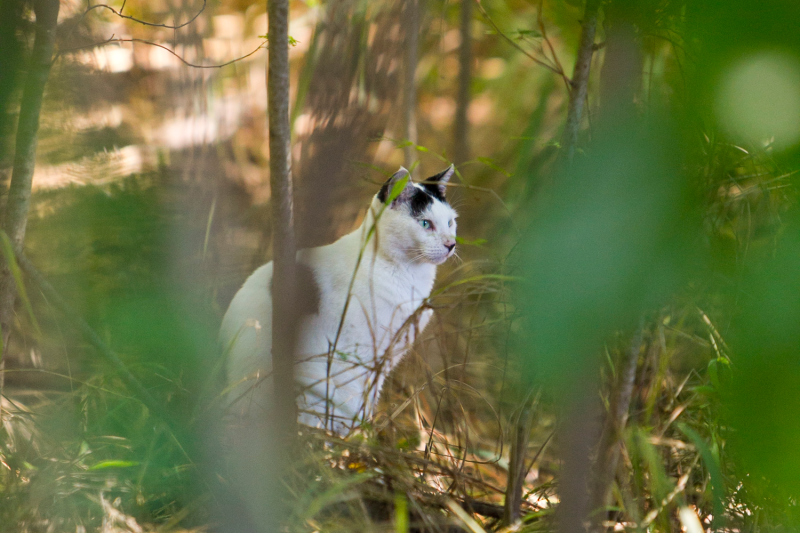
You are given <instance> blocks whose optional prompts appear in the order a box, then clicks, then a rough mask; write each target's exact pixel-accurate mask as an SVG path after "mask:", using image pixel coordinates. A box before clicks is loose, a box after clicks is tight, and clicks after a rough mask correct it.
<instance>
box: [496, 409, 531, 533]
mask: <svg viewBox="0 0 800 533" xmlns="http://www.w3.org/2000/svg"><path fill="white" fill-rule="evenodd" d="M533 403H534V399H533V394H530V395H529V397H528V398H526V399H525V401H524V402H523V405H522V409H521V411H520V414H519V418H517V423H516V424H515V425H514V431H513V434H512V441H511V450H510V452H509V459H508V480H507V482H506V501H505V505H504V506H503V523H504V524H505V525H507V526H510V525H512V524H514V523H515V522H517V520H519V519H520V516H521V507H522V485H523V483H524V482H525V475H526V474H527V473H528V471H527V465H526V464H525V452H526V451H527V449H528V439H529V437H530V434H531V422H532V421H533Z"/></svg>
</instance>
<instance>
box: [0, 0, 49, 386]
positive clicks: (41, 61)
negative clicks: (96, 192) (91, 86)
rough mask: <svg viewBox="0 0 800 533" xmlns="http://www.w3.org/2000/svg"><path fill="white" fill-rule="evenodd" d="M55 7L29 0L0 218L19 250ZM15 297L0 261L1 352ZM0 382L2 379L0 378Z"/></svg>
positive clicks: (8, 329)
mask: <svg viewBox="0 0 800 533" xmlns="http://www.w3.org/2000/svg"><path fill="white" fill-rule="evenodd" d="M58 9H59V1H58V0H35V1H34V3H33V11H34V13H35V14H36V37H35V39H34V42H33V50H32V52H31V57H30V66H29V68H28V76H27V79H26V80H25V86H24V88H23V92H22V103H21V105H20V111H19V123H18V125H17V144H16V151H15V153H14V168H13V170H12V173H11V183H10V185H9V189H8V198H7V199H6V208H5V216H4V217H3V230H4V231H5V232H6V233H7V234H8V237H9V238H10V239H11V243H12V245H13V247H14V249H16V250H21V249H22V244H23V242H24V241H25V227H26V226H27V223H28V209H29V208H30V202H31V184H32V182H33V169H34V166H35V164H36V144H37V140H38V136H37V134H38V131H39V114H40V112H41V109H42V98H43V95H44V88H45V85H46V84H47V78H48V76H49V75H50V65H51V62H52V59H53V48H54V46H55V40H56V25H57V23H58ZM16 297H17V287H16V285H15V282H14V278H13V276H12V275H11V272H10V270H9V268H8V266H6V265H5V264H4V265H3V270H2V272H0V327H2V332H3V352H5V347H7V346H8V339H9V334H10V333H11V326H12V324H13V319H14V301H15V300H16ZM0 355H1V354H0ZM1 384H2V379H0V385H1Z"/></svg>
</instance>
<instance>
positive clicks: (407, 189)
mask: <svg viewBox="0 0 800 533" xmlns="http://www.w3.org/2000/svg"><path fill="white" fill-rule="evenodd" d="M413 192H414V183H413V182H412V181H411V175H410V174H409V173H408V170H406V169H404V168H403V167H400V170H398V171H397V172H395V173H394V174H392V176H391V177H390V178H389V179H388V180H386V183H384V184H383V186H381V190H380V191H379V192H378V200H380V201H381V202H382V203H384V204H385V203H387V201H388V202H391V204H392V205H395V204H398V203H402V202H404V201H406V200H408V199H409V198H410V197H411V194H412V193H413Z"/></svg>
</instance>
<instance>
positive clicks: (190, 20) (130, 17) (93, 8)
mask: <svg viewBox="0 0 800 533" xmlns="http://www.w3.org/2000/svg"><path fill="white" fill-rule="evenodd" d="M207 2H208V0H203V5H202V7H200V10H199V11H198V12H197V13H195V15H194V16H193V17H192V18H190V19H189V20H187V21H186V22H184V23H183V24H178V25H177V26H173V25H170V24H159V23H157V22H147V21H146V20H142V19H137V18H136V17H132V16H130V15H123V14H122V10H123V9H125V2H123V3H122V7H121V8H120V9H119V11H117V10H116V9H114V8H113V7H111V6H109V5H106V4H95V5H93V6H91V7H90V8H89V9H87V10H86V11H84V12H83V15H81V19H83V18H85V17H86V15H88V14H89V12H90V11H94V10H95V9H107V10H109V11H111V12H112V13H114V14H115V15H116V16H118V17H119V18H123V19H126V20H132V21H133V22H138V23H139V24H142V25H144V26H152V27H154V28H166V29H168V30H179V29H181V28H183V27H185V26H188V25H189V24H191V23H192V22H194V21H195V20H197V17H199V16H200V15H201V14H202V13H203V11H205V9H206V3H207Z"/></svg>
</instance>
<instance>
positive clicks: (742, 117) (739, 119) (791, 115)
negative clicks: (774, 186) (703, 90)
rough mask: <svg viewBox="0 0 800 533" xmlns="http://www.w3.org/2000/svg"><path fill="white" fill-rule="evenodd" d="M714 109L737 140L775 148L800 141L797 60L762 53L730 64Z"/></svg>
mask: <svg viewBox="0 0 800 533" xmlns="http://www.w3.org/2000/svg"><path fill="white" fill-rule="evenodd" d="M715 111H716V114H717V118H718V120H719V122H720V124H721V125H722V127H723V128H724V129H725V130H726V131H727V132H728V133H729V134H730V135H732V136H734V137H736V138H737V139H740V140H746V141H757V142H770V141H772V142H773V143H774V145H775V146H776V147H778V148H782V147H786V146H790V145H793V144H795V143H796V142H797V141H798V140H800V61H798V59H797V58H796V57H792V56H789V55H786V54H779V53H775V52H762V53H760V54H756V55H753V56H750V57H748V58H745V59H743V60H741V61H739V62H738V63H736V64H734V65H733V66H732V67H731V68H730V69H729V70H728V72H727V73H726V74H725V76H724V77H723V79H722V82H721V83H720V85H719V87H718V89H717V97H716V105H715Z"/></svg>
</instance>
